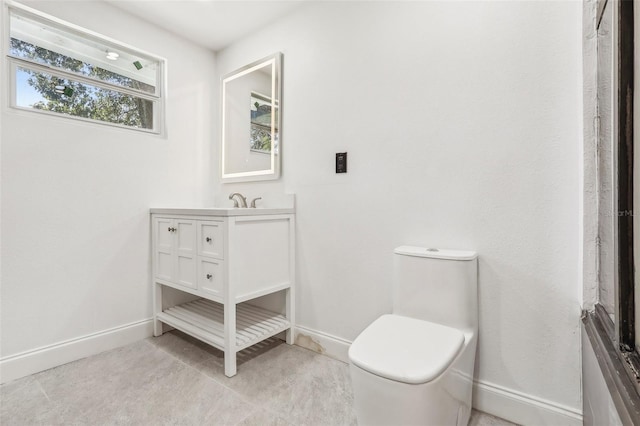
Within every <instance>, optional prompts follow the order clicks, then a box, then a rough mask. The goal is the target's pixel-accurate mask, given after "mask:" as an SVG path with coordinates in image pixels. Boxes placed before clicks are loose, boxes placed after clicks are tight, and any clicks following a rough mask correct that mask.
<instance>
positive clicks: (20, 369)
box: [0, 319, 153, 383]
mask: <svg viewBox="0 0 640 426" xmlns="http://www.w3.org/2000/svg"><path fill="white" fill-rule="evenodd" d="M152 335H153V320H151V319H145V320H142V321H136V322H133V323H130V324H125V325H121V326H118V327H114V328H110V329H108V330H103V331H99V332H97V333H92V334H88V335H86V336H82V337H77V338H75V339H70V340H66V341H64V342H59V343H54V344H53V345H48V346H43V347H40V348H37V349H32V350H29V351H25V352H21V353H19V354H15V355H10V356H6V357H4V358H2V359H0V383H7V382H10V381H12V380H16V379H19V378H21V377H25V376H28V375H30V374H34V373H38V372H40V371H44V370H47V369H49V368H53V367H57V366H59V365H62V364H66V363H69V362H71V361H76V360H78V359H81V358H85V357H88V356H90V355H95V354H98V353H100V352H104V351H107V350H109V349H114V348H117V347H120V346H124V345H128V344H129V343H133V342H136V341H138V340H142V339H145V338H147V337H149V336H152Z"/></svg>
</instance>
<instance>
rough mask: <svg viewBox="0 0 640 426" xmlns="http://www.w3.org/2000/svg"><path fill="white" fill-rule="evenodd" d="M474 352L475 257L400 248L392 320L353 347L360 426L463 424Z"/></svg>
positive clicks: (468, 411) (372, 327)
mask: <svg viewBox="0 0 640 426" xmlns="http://www.w3.org/2000/svg"><path fill="white" fill-rule="evenodd" d="M476 345H477V255H476V253H475V252H471V251H457V250H436V249H427V248H421V247H409V246H403V247H398V248H397V249H395V256H394V303H393V313H392V314H387V315H382V316H381V317H380V318H378V319H377V320H375V321H374V322H373V323H371V324H370V325H369V326H368V327H367V328H366V329H365V330H364V331H363V332H362V333H361V334H360V335H359V336H358V337H357V338H356V339H355V340H354V342H353V344H352V345H351V347H350V348H349V364H350V366H349V369H350V373H351V379H352V383H353V391H354V399H355V411H356V416H357V418H358V424H360V425H438V426H440V425H466V424H467V423H468V421H469V416H470V414H471V393H472V384H473V367H474V362H475V352H476Z"/></svg>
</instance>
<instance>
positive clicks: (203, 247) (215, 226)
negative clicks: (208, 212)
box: [198, 221, 224, 259]
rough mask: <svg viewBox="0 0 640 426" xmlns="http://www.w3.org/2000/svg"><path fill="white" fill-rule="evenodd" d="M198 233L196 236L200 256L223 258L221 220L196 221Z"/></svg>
mask: <svg viewBox="0 0 640 426" xmlns="http://www.w3.org/2000/svg"><path fill="white" fill-rule="evenodd" d="M198 226H199V231H200V235H199V237H198V254H200V255H201V256H210V257H215V258H216V259H224V256H223V251H224V240H223V235H224V232H223V230H222V226H223V222H213V221H211V222H209V221H206V222H205V221H201V222H198Z"/></svg>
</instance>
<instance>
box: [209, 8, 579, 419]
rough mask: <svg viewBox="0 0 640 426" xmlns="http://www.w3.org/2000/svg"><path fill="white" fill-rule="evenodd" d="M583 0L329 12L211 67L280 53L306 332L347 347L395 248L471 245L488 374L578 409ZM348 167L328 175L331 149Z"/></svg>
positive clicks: (285, 26)
mask: <svg viewBox="0 0 640 426" xmlns="http://www.w3.org/2000/svg"><path fill="white" fill-rule="evenodd" d="M581 19H582V5H581V3H579V2H393V3H392V2H358V3H353V2H348V3H338V2H327V3H321V4H313V5H310V6H309V7H307V8H305V9H303V10H300V11H298V12H296V13H292V14H291V15H289V16H288V17H287V18H285V19H282V20H280V21H279V22H278V23H276V24H274V25H271V26H269V27H268V28H266V29H264V30H262V31H259V32H257V33H256V34H255V35H254V36H252V37H249V38H247V39H245V40H243V41H241V42H238V43H236V44H234V45H233V46H231V47H230V48H228V49H225V50H224V51H222V52H221V53H220V54H219V55H218V56H217V66H218V74H219V75H223V74H225V73H227V72H229V71H231V70H233V69H235V68H238V67H240V66H242V65H244V64H246V63H248V62H251V61H253V60H255V59H257V58H260V57H263V56H265V55H267V54H270V53H273V52H274V51H282V52H283V53H284V80H283V83H284V98H283V134H282V150H283V151H282V152H283V160H284V164H283V178H282V179H281V180H280V181H277V182H271V183H259V184H249V183H246V184H221V183H220V182H219V179H218V178H216V181H215V185H214V186H213V188H214V191H215V192H216V193H224V194H228V193H230V192H232V191H241V192H246V193H247V194H250V195H251V196H259V195H260V194H265V193H269V192H277V191H284V192H292V193H295V194H296V196H297V212H298V216H297V229H298V241H297V242H298V258H297V260H298V284H299V288H298V293H297V294H298V301H297V302H298V307H297V312H298V322H299V324H300V325H302V326H305V327H307V328H310V329H314V330H318V331H321V332H324V333H328V334H330V335H334V336H338V337H341V338H344V339H347V340H352V339H354V338H355V337H356V336H357V335H358V333H359V332H360V331H362V330H363V329H364V328H365V327H366V326H367V325H368V324H369V323H371V321H373V320H374V319H375V318H376V317H377V316H379V315H380V314H382V313H385V312H389V311H390V310H391V277H392V270H391V268H392V250H393V248H394V247H395V246H398V245H401V244H414V245H426V246H435V247H448V248H463V249H475V250H477V251H478V252H479V254H480V260H479V274H480V275H479V298H480V302H479V303H480V340H479V352H478V364H477V365H478V370H477V373H478V379H479V380H482V381H485V382H489V383H495V384H498V385H500V386H503V387H505V388H508V389H513V390H516V391H521V392H524V393H526V394H529V395H533V396H538V397H541V398H545V399H547V400H549V401H553V402H554V403H556V404H560V405H562V404H564V405H566V406H568V407H573V408H576V409H578V410H579V409H580V407H581V400H580V336H579V315H580V299H581V296H580V294H581V292H582V282H581V277H582V259H581V258H580V255H579V254H580V249H581V246H582V243H581V233H582V224H581V222H580V217H581V214H582V198H581V196H580V195H579V194H580V193H581V192H582V182H581V181H580V178H581V174H580V169H581V167H582V162H583V157H582V137H583V136H582V104H581V100H582V87H581V81H582V74H581V73H582V71H581V66H582V64H581V61H582V57H581V49H582V45H581V27H580V25H581ZM343 151H347V152H348V153H349V172H348V173H347V174H340V175H336V174H335V173H334V154H335V153H336V152H343Z"/></svg>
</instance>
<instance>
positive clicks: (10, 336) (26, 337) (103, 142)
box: [0, 1, 215, 356]
mask: <svg viewBox="0 0 640 426" xmlns="http://www.w3.org/2000/svg"><path fill="white" fill-rule="evenodd" d="M29 4H30V5H32V6H33V7H36V8H40V9H42V10H43V11H44V12H47V13H52V14H55V15H56V16H57V17H59V18H61V19H65V20H68V21H71V22H73V23H75V24H77V25H81V26H84V27H86V28H88V29H91V30H93V31H97V32H99V33H102V34H104V35H107V36H110V37H113V38H115V39H117V40H120V41H122V42H125V43H127V44H130V45H133V46H136V47H138V48H140V49H143V50H147V51H149V52H153V53H156V54H158V55H161V56H164V57H165V58H167V61H168V95H167V128H168V134H167V137H166V138H162V137H158V136H151V135H146V134H143V133H140V132H135V131H126V130H121V129H116V128H111V127H108V126H100V125H92V124H86V123H81V122H77V121H71V120H66V119H61V118H58V117H53V118H52V117H45V116H42V115H39V114H31V113H24V112H19V111H15V110H11V109H3V110H2V131H1V132H2V133H1V136H2V293H1V297H0V299H1V303H2V305H1V308H2V309H1V311H2V314H1V315H2V316H1V318H0V323H1V324H2V342H1V343H2V344H1V347H2V356H7V355H12V354H16V353H19V352H23V351H27V350H31V349H35V348H39V347H42V346H45V345H50V344H54V343H57V342H60V341H63V340H67V339H73V338H78V337H81V336H84V335H87V334H91V333H95V332H99V331H102V330H105V329H108V328H111V327H117V326H121V325H124V324H128V323H131V322H134V321H140V320H144V319H148V318H149V317H150V316H151V288H150V284H149V262H150V256H149V254H150V250H149V230H150V227H149V215H148V211H149V210H148V209H149V207H151V206H159V205H198V204H201V203H202V202H203V201H202V199H203V198H204V194H203V192H202V189H203V182H204V181H205V180H206V178H205V176H207V173H208V170H209V167H210V165H209V163H210V161H211V160H210V158H211V155H210V154H209V150H210V144H211V135H212V133H213V131H212V125H211V120H212V117H213V116H214V112H213V108H212V106H211V104H212V102H213V99H215V92H214V90H215V89H214V86H215V81H214V80H213V78H212V75H213V73H214V55H213V53H212V52H210V51H207V50H205V49H201V48H198V47H195V46H194V45H193V44H190V43H186V42H184V41H181V40H180V39H179V38H177V37H176V36H175V35H172V34H169V33H168V32H166V31H162V30H159V29H158V28H156V27H153V26H151V25H149V24H146V23H145V22H143V21H141V20H139V19H136V18H132V17H130V16H128V15H126V14H123V13H122V12H121V11H119V10H117V9H114V8H113V7H111V6H109V5H107V4H106V3H103V2H55V1H47V2H41V3H29ZM3 65H4V64H3ZM194 65H195V66H194ZM5 69H6V68H4V67H2V73H3V75H4V70H5ZM7 80H8V79H6V78H2V79H1V84H2V87H1V89H0V93H2V94H3V95H4V94H5V93H7V86H6V82H7ZM2 99H3V100H2V101H3V103H4V102H5V101H6V96H2Z"/></svg>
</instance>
